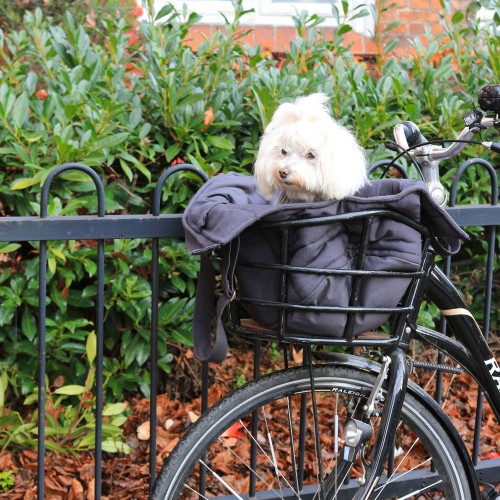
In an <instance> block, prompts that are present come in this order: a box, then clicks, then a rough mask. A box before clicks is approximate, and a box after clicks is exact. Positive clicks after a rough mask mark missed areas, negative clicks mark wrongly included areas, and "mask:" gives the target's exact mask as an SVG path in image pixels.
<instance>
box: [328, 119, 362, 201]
mask: <svg viewBox="0 0 500 500" xmlns="http://www.w3.org/2000/svg"><path fill="white" fill-rule="evenodd" d="M323 132H324V133H325V134H326V141H325V144H326V145H327V147H326V148H325V151H322V154H321V155H320V164H319V168H321V169H322V170H323V179H324V182H325V184H324V193H323V194H324V196H325V198H327V199H336V200H341V199H343V198H346V197H348V196H352V195H354V194H355V193H356V191H358V189H360V188H361V187H362V186H364V185H365V184H367V183H368V182H369V181H368V175H367V173H366V157H365V152H364V150H363V149H362V148H361V146H360V145H359V144H358V141H357V140H356V138H355V137H354V135H353V134H352V133H351V132H349V130H347V129H346V128H344V127H343V126H342V125H340V124H338V123H336V122H334V127H331V128H330V127H327V128H326V129H324V130H323Z"/></svg>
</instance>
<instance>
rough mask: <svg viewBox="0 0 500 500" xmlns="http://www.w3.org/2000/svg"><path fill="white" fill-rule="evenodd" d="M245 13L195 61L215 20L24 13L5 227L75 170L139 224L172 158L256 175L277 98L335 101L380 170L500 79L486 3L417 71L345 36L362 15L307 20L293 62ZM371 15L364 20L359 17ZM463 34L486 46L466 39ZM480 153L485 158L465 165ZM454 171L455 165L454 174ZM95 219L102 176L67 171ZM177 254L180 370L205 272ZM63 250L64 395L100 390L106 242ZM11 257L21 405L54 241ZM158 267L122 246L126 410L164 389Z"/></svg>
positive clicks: (141, 251)
mask: <svg viewBox="0 0 500 500" xmlns="http://www.w3.org/2000/svg"><path fill="white" fill-rule="evenodd" d="M54 5H55V4H54ZM102 5H105V4H104V3H102ZM474 5H475V4H474ZM235 7H236V16H235V19H234V20H232V21H228V22H227V23H226V25H225V26H224V28H223V29H220V30H218V31H216V32H215V33H214V34H213V35H212V36H211V37H209V38H207V39H206V40H205V41H204V42H203V43H201V44H200V45H199V46H198V48H197V50H196V51H194V50H193V49H192V48H191V47H190V46H189V45H188V44H186V43H184V42H185V41H186V40H187V39H188V31H189V28H190V27H191V26H192V25H193V24H194V23H195V22H196V21H197V19H198V16H197V15H195V14H191V15H189V16H188V15H186V14H185V13H183V12H177V11H175V10H174V9H173V8H172V7H171V6H167V7H166V8H164V9H162V11H161V12H160V13H158V15H157V16H156V19H153V18H152V17H151V16H152V14H151V13H150V19H149V20H148V21H143V22H141V23H140V26H137V24H136V23H134V22H133V20H127V18H124V17H120V18H119V19H117V18H116V16H111V15H110V16H108V17H103V18H102V19H101V21H100V22H99V30H96V29H95V27H85V26H84V25H83V24H82V23H81V22H80V21H79V19H78V18H77V17H75V16H73V15H72V14H70V13H69V14H66V15H65V17H64V18H61V17H59V18H57V20H56V21H55V22H52V21H50V20H49V19H47V17H46V16H45V15H44V14H43V13H42V11H41V10H40V9H37V10H35V11H33V12H26V13H25V15H24V19H23V23H22V26H23V28H22V29H8V30H6V31H3V32H2V31H0V61H2V62H1V64H0V123H1V125H0V203H1V207H0V208H1V211H2V215H4V216H7V215H12V214H15V215H34V214H38V213H39V202H40V187H41V185H42V184H43V181H44V179H45V178H46V177H47V175H48V174H49V173H50V172H51V170H52V169H53V168H55V167H56V166H57V165H60V164H61V163H64V162H72V161H77V162H82V163H85V164H87V165H90V166H92V167H94V168H95V169H96V171H97V172H98V173H99V175H100V176H101V178H102V180H103V183H104V186H105V195H106V209H107V210H108V211H113V212H115V213H129V214H130V213H132V214H133V213H145V212H147V211H148V210H149V207H150V204H151V198H152V193H153V189H154V186H155V182H156V180H157V179H158V177H159V175H160V174H161V172H162V171H164V170H165V169H166V168H168V167H169V166H170V165H171V164H173V163H178V162H180V161H186V162H190V163H193V164H195V165H198V166H200V167H201V168H202V169H203V170H205V171H206V172H207V173H208V174H209V175H215V174H216V173H218V172H221V171H241V172H250V170H251V164H252V161H253V157H254V155H255V151H256V147H257V144H258V139H259V136H260V133H261V131H262V129H263V128H264V127H265V125H266V124H267V123H268V122H269V120H270V117H271V115H272V113H273V111H274V109H275V107H276V106H277V104H278V103H280V102H282V101H283V100H286V99H290V98H293V97H295V96H298V95H300V94H303V93H309V92H315V91H324V92H326V93H327V94H328V95H330V96H331V97H332V101H331V104H332V110H333V112H334V114H335V115H336V116H337V118H338V119H339V120H340V121H341V122H342V123H343V124H345V125H346V126H348V127H350V128H352V129H353V130H354V131H355V132H356V134H357V135H358V137H359V139H360V141H361V143H362V144H363V145H364V146H365V147H366V149H367V151H368V155H369V159H370V161H372V162H373V161H375V160H378V159H381V158H385V157H387V151H386V150H385V149H384V146H383V142H384V141H385V140H389V139H391V138H392V127H393V126H394V124H395V123H397V122H399V121H401V120H405V119H410V120H413V121H415V122H417V123H419V124H422V131H423V133H424V134H425V135H426V136H428V137H429V138H431V137H436V136H441V137H454V136H455V135H456V133H457V132H458V131H459V130H460V129H461V128H462V121H461V120H462V116H463V114H464V113H465V112H466V111H468V110H470V109H471V99H472V100H474V96H475V95H476V93H477V90H478V88H479V87H480V86H481V85H482V84H484V83H487V82H492V81H500V75H499V72H498V71H499V60H498V57H499V56H498V54H499V53H500V51H499V50H498V48H499V47H498V37H496V34H495V31H494V28H491V27H487V26H486V27H484V26H481V25H479V23H478V22H477V20H476V19H475V17H474V7H472V8H471V9H470V11H469V12H468V13H467V15H468V17H467V18H461V17H460V16H457V15H456V14H454V15H451V13H446V12H445V14H447V16H445V19H446V23H445V27H446V32H445V33H444V34H443V35H440V36H437V37H434V38H433V37H431V35H429V40H427V41H426V43H424V42H422V41H419V40H414V41H413V42H412V50H411V51H408V55H406V56H405V57H403V58H401V59H396V58H394V57H389V56H388V55H387V54H380V55H379V57H378V61H377V64H376V66H375V67H373V68H370V67H367V65H366V64H365V63H361V62H359V61H358V60H357V59H356V58H355V57H354V56H353V55H352V54H351V52H350V50H349V48H348V47H347V46H346V44H345V42H344V39H343V33H346V32H347V31H348V30H349V17H348V20H347V21H346V22H345V23H344V25H343V26H344V27H343V28H342V29H340V30H338V31H337V33H336V35H335V36H334V37H333V38H327V37H326V36H325V34H324V33H323V31H321V30H320V29H319V28H318V26H320V22H321V19H320V18H318V17H317V16H309V15H307V14H306V13H298V14H297V16H296V18H295V23H296V29H297V36H296V38H295V39H294V40H293V41H292V43H291V44H290V47H289V49H288V50H287V51H286V52H285V54H284V55H283V58H282V59H281V60H280V61H279V62H278V60H276V59H274V58H272V57H270V56H269V54H267V53H265V52H263V51H262V50H261V48H260V47H259V46H256V47H249V46H248V45H247V44H246V43H245V42H244V41H243V40H244V34H245V32H244V30H243V29H242V27H241V24H240V22H241V18H242V17H243V16H245V14H246V12H245V11H244V10H243V8H242V6H241V3H239V2H235ZM364 14H365V12H364V10H363V9H359V10H358V11H356V12H354V13H352V14H351V16H352V17H355V16H357V15H364ZM154 20H156V21H158V20H161V22H153V21H154ZM16 26H18V24H17V25H16ZM464 36H467V39H468V44H467V47H471V48H472V49H471V50H470V51H467V50H463V47H462V45H460V40H461V39H462V38H461V37H464ZM476 61H480V64H476ZM486 137H487V136H486V135H485V138H486ZM478 153H479V151H478V150H475V149H474V148H470V149H469V150H467V153H466V155H465V157H467V155H477V154H478ZM453 165H456V164H452V167H453ZM448 168H450V167H448ZM179 177H180V179H177V180H175V181H173V182H170V183H169V184H168V185H167V186H166V187H165V189H164V191H163V200H162V202H163V208H162V210H163V211H165V212H178V211H182V210H183V208H184V207H185V206H186V204H187V202H188V201H189V199H190V197H191V196H192V193H193V191H194V190H195V189H196V186H197V185H198V184H197V181H196V179H195V178H194V176H193V175H192V174H182V175H180V176H179ZM452 177H453V168H450V169H449V171H447V172H446V173H445V175H444V179H445V181H446V182H447V183H449V182H450V181H451V179H452ZM484 180H485V179H484V176H483V174H478V177H475V176H474V174H469V175H468V176H466V177H464V180H463V182H462V186H461V192H462V193H467V196H470V198H468V200H470V199H472V200H473V201H476V200H478V201H481V202H489V201H491V200H490V195H489V193H488V190H487V185H486V183H485V182H484ZM180 181H183V182H182V183H181V182H180ZM95 210H96V198H95V196H94V194H93V184H92V183H91V182H90V181H89V179H88V178H87V177H85V175H83V174H80V173H71V174H66V175H64V176H62V178H61V179H59V180H58V181H56V182H55V184H54V186H53V189H52V196H51V198H50V205H49V213H50V214H53V215H75V214H77V213H81V211H85V212H89V213H94V212H95ZM466 251H469V250H468V249H467V248H466ZM160 253H161V259H160V268H161V273H162V280H161V290H160V301H161V304H160V326H161V331H160V336H161V340H162V343H161V345H160V353H159V354H160V366H161V368H162V369H163V370H165V371H168V368H169V363H170V362H171V360H172V354H171V353H170V352H169V351H168V349H167V342H169V343H171V342H180V343H184V344H188V345H189V343H190V342H191V340H190V319H191V317H192V311H193V296H194V289H195V279H196V273H197V263H196V260H195V259H192V258H191V257H190V256H189V255H187V253H186V250H185V248H184V245H183V244H182V243H180V242H172V241H163V242H162V244H161V250H160ZM48 256H49V266H48V267H49V269H48V279H49V285H48V311H47V317H48V318H49V320H48V322H47V341H48V347H47V352H48V353H49V356H48V360H47V376H48V381H49V386H51V384H53V383H54V380H55V379H56V378H57V377H61V376H62V377H63V378H64V382H65V385H67V384H71V385H79V386H84V385H85V381H86V377H87V375H88V363H87V360H86V356H85V352H86V351H85V349H86V341H87V339H88V336H89V334H90V332H92V331H93V329H94V317H93V309H92V307H93V305H94V299H95V293H96V291H95V286H94V284H93V279H94V278H95V273H96V266H95V256H96V248H95V246H94V245H93V244H92V243H89V242H49V244H48ZM0 257H2V258H1V259H0V261H1V262H0V264H1V267H0V285H1V286H0V346H1V347H0V360H1V361H0V376H3V374H7V376H8V381H9V383H8V384H6V386H7V387H8V389H7V390H6V391H5V394H6V395H5V398H6V399H5V400H6V401H9V400H13V399H14V398H16V397H21V396H28V395H30V394H32V393H33V391H34V389H35V387H36V366H35V364H34V363H33V359H35V357H36V337H37V335H36V321H37V314H38V312H37V301H38V298H37V290H38V275H37V269H38V267H37V266H38V244H37V243H36V242H33V243H31V244H23V245H20V244H15V243H13V244H2V245H1V246H0ZM471 257H473V258H474V264H473V267H477V268H482V266H483V263H482V261H481V259H482V257H475V254H474V253H473V252H471ZM150 264H151V248H150V246H149V243H148V242H146V241H143V240H133V241H130V240H124V241H122V240H117V241H114V242H107V243H106V276H107V281H106V317H105V349H106V360H105V367H104V369H105V384H106V390H107V391H108V392H109V393H111V395H112V396H113V397H114V398H121V397H123V394H124V392H126V391H136V390H138V389H140V390H142V392H143V393H144V394H148V381H149V373H148V367H147V359H148V353H149V348H150V345H149V338H150V333H149V328H150V295H151V290H150V284H149V277H150ZM478 298H479V300H480V294H478ZM474 300H477V299H476V298H475V299H474ZM495 307H496V308H498V305H496V306H495ZM493 327H494V328H496V327H497V326H496V325H493ZM5 380H6V379H5ZM0 392H2V391H0Z"/></svg>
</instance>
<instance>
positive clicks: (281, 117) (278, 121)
mask: <svg viewBox="0 0 500 500" xmlns="http://www.w3.org/2000/svg"><path fill="white" fill-rule="evenodd" d="M300 118H301V113H300V109H298V108H297V106H295V105H294V104H292V103H290V102H285V103H284V104H280V105H279V106H278V107H277V109H276V111H275V112H274V114H273V117H272V118H271V121H270V122H269V124H268V126H267V127H266V130H265V133H266V134H267V133H269V132H272V131H273V130H274V129H276V128H278V127H280V126H282V125H284V124H290V123H294V122H297V121H299V120H300Z"/></svg>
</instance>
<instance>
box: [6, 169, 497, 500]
mask: <svg viewBox="0 0 500 500" xmlns="http://www.w3.org/2000/svg"><path fill="white" fill-rule="evenodd" d="M486 163H487V162H484V161H483V160H470V161H468V162H466V163H465V164H464V165H463V166H462V167H460V169H459V171H458V173H457V178H456V179H455V182H454V184H453V187H452V192H451V196H450V206H449V207H448V209H447V210H448V212H449V214H450V215H451V217H452V218H453V219H454V220H455V221H456V222H457V223H458V224H459V225H460V226H462V227H466V226H484V227H485V229H486V231H487V232H488V244H487V258H486V266H487V271H486V283H485V286H486V290H487V291H486V300H485V308H484V325H483V326H484V330H485V331H486V332H487V331H488V330H489V326H490V320H491V316H490V314H491V298H492V293H493V260H494V252H495V240H496V227H497V226H500V206H498V205H497V200H498V186H497V179H496V175H495V170H494V169H493V167H491V165H489V164H488V165H486ZM386 165H387V162H386V163H384V162H379V163H377V164H376V165H374V166H373V167H372V168H371V171H374V170H375V169H379V168H382V167H384V166H386ZM472 166H479V167H483V168H486V169H487V170H488V172H489V173H490V176H491V185H492V194H491V199H492V203H491V205H477V206H455V200H456V197H455V194H456V187H457V185H458V182H459V178H460V175H462V172H463V171H464V170H466V169H468V168H471V167H472ZM71 169H76V170H80V171H83V172H85V173H87V174H88V175H89V176H90V177H91V178H92V180H93V182H94V184H95V186H96V193H97V194H96V195H97V198H98V213H97V215H80V216H58V217H53V216H49V215H48V197H49V193H50V187H51V183H52V181H53V179H55V178H56V177H57V176H58V175H60V174H61V173H62V172H65V171H67V170H71ZM182 170H189V171H191V172H194V173H196V174H197V175H199V176H200V177H201V178H202V179H203V180H204V181H205V180H206V179H207V176H206V174H204V173H203V172H201V171H200V170H199V169H197V168H196V167H193V166H192V165H178V166H176V167H173V168H172V169H169V170H168V171H166V172H165V173H164V174H163V175H162V176H161V178H160V179H159V181H158V184H157V187H156V190H155V194H154V202H153V205H154V206H153V207H152V214H145V215H106V213H105V206H104V189H103V186H102V183H101V180H100V178H99V176H98V175H97V174H96V173H95V172H94V171H93V170H92V169H90V168H89V167H86V166H85V165H81V164H66V165H62V166H60V167H58V168H56V169H55V170H54V171H53V172H51V174H50V175H49V176H48V177H47V180H46V181H45V184H44V186H43V190H42V196H41V213H40V216H39V217H4V218H1V219H0V242H22V241H39V242H40V269H39V279H40V282H39V284H40V288H39V300H40V302H39V323H38V362H39V369H38V388H39V396H38V409H39V413H38V471H37V473H38V498H39V499H42V498H44V496H45V495H44V478H45V467H44V462H45V438H46V436H45V432H44V430H45V424H44V422H45V392H46V387H45V366H46V364H45V362H46V356H47V353H46V349H45V328H46V325H45V322H46V286H47V276H46V267H47V257H46V247H47V241H50V240H94V241H96V242H97V247H98V252H97V269H98V271H97V289H98V293H97V304H96V336H97V356H96V390H95V396H96V410H95V429H96V433H95V492H94V493H95V495H94V496H95V498H96V499H99V498H101V495H102V493H101V489H102V488H101V486H102V423H103V417H102V405H103V381H102V371H103V346H104V331H103V311H104V280H105V276H104V240H111V239H119V238H130V239H133V238H147V239H150V240H151V244H152V251H153V264H152V275H151V276H152V278H151V280H152V283H151V288H152V328H151V353H150V366H151V404H150V410H151V415H150V428H151V437H150V439H151V441H150V450H151V451H150V468H149V471H150V487H151V486H152V484H153V483H154V480H155V474H156V453H155V451H156V446H155V444H156V432H155V431H156V424H157V415H156V401H157V399H156V397H157V392H158V373H157V366H158V351H157V343H158V280H159V266H158V259H159V251H158V248H159V247H158V245H159V243H158V242H159V239H160V238H183V236H184V232H183V229H182V224H181V215H180V214H173V215H172V214H169V215H166V214H161V213H160V211H161V210H160V209H161V198H162V189H163V186H164V184H165V182H166V181H167V180H168V179H169V178H170V177H171V176H172V175H173V174H175V173H177V172H179V171H182ZM398 170H400V171H401V172H404V169H403V170H402V167H401V169H399V168H398ZM402 175H403V176H404V177H406V175H405V174H404V173H403V174H402ZM445 265H446V267H447V270H448V271H449V269H450V262H449V260H448V261H447V262H446V263H445ZM442 327H443V328H446V325H445V324H443V325H442ZM202 373H203V380H204V384H203V386H204V387H203V391H202V409H205V408H206V407H207V388H208V382H207V381H208V364H205V365H204V366H203V371H202ZM437 392H438V394H437V397H438V398H439V397H440V388H439V384H438V391H437ZM481 411H482V395H481V394H480V393H479V394H478V415H477V417H476V418H477V425H476V435H475V438H474V443H475V445H474V452H473V453H474V454H473V459H474V463H475V464H476V465H477V468H478V471H479V473H480V476H481V478H482V479H483V480H486V481H488V480H489V481H491V480H492V479H493V478H495V477H496V478H498V477H499V476H500V460H499V459H493V460H486V461H481V462H480V463H479V464H477V456H478V455H477V454H478V447H479V440H480V434H479V431H480V425H479V424H480V422H481Z"/></svg>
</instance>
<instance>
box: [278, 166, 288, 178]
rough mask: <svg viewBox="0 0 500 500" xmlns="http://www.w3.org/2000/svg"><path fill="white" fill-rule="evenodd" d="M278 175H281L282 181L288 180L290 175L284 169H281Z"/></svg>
mask: <svg viewBox="0 0 500 500" xmlns="http://www.w3.org/2000/svg"><path fill="white" fill-rule="evenodd" d="M278 173H279V174H280V177H281V178H282V179H286V176H287V175H288V171H287V170H285V169H284V168H281V169H280V170H279V172H278Z"/></svg>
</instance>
